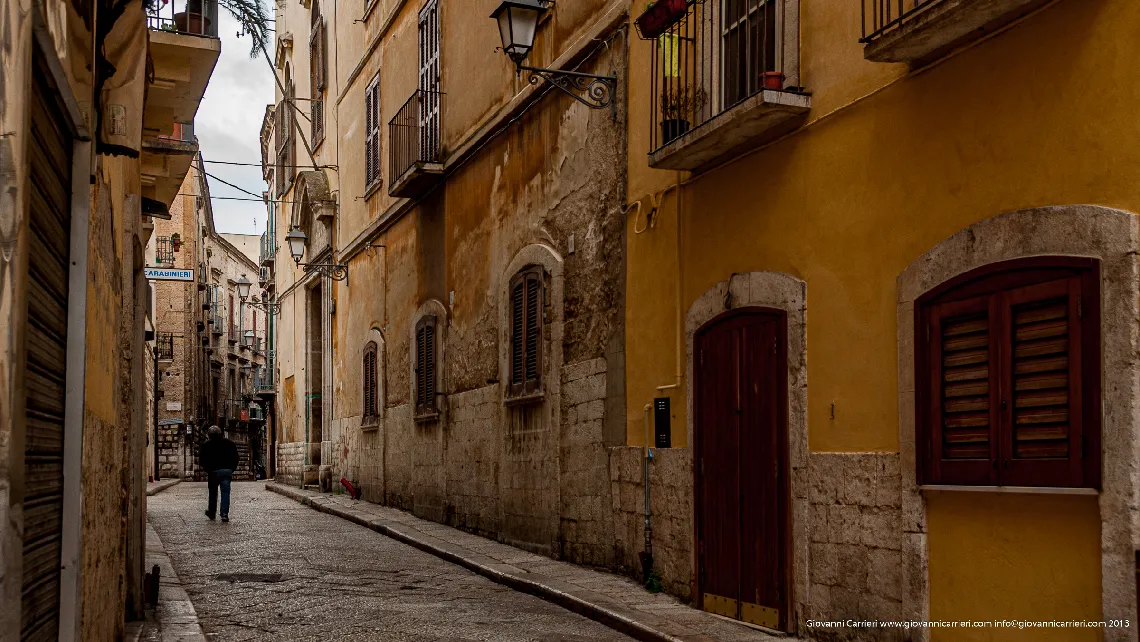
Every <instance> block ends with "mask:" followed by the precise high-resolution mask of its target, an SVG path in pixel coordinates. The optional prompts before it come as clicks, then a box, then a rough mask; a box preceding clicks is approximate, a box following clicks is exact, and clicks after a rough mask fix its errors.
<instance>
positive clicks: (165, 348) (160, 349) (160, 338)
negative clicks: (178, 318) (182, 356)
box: [154, 332, 174, 361]
mask: <svg viewBox="0 0 1140 642" xmlns="http://www.w3.org/2000/svg"><path fill="white" fill-rule="evenodd" d="M154 354H155V358H157V359H158V360H159V361H173V360H174V335H173V334H171V333H169V332H159V333H158V334H157V335H155V346H154Z"/></svg>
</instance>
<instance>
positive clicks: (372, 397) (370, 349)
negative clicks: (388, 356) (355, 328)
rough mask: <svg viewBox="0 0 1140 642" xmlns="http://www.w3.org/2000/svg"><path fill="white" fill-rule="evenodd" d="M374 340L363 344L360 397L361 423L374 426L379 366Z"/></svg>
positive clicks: (378, 405)
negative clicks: (361, 404) (361, 400)
mask: <svg viewBox="0 0 1140 642" xmlns="http://www.w3.org/2000/svg"><path fill="white" fill-rule="evenodd" d="M377 353H378V350H377V346H376V342H375V341H369V342H368V344H367V345H365V346H364V357H363V364H362V370H363V372H362V375H363V376H362V377H361V385H362V386H363V388H362V390H361V398H362V399H363V402H364V408H363V411H362V413H361V414H362V415H363V418H362V419H361V422H360V423H361V425H364V426H375V425H376V424H377V423H378V421H379V417H380V403H381V401H380V383H379V382H380V367H379V358H378V356H377Z"/></svg>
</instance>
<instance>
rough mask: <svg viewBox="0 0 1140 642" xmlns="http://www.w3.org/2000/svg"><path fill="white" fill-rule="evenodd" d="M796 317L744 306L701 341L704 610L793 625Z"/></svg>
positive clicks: (699, 424) (700, 548)
mask: <svg viewBox="0 0 1140 642" xmlns="http://www.w3.org/2000/svg"><path fill="white" fill-rule="evenodd" d="M785 333H786V316H785V315H784V314H783V313H782V312H778V311H764V310H744V311H737V312H733V313H729V314H726V315H725V316H723V317H721V318H719V319H716V320H714V321H713V322H712V323H711V324H710V325H709V326H707V327H706V328H705V329H703V330H702V331H701V333H700V334H699V335H698V337H697V364H696V365H697V377H696V378H697V381H696V386H697V399H696V404H697V408H696V417H697V431H696V448H697V452H696V456H697V511H698V517H697V529H698V556H699V565H700V566H699V588H700V598H701V602H700V603H701V606H702V607H703V608H704V609H705V610H707V611H711V612H713V613H718V614H720V615H725V616H728V617H734V618H739V619H742V620H745V621H748V622H752V623H754V624H761V625H764V626H768V627H771V628H786V627H787V625H788V608H787V604H788V581H787V569H788V567H787V560H788V542H789V540H788V526H789V520H788V472H787V451H788V448H787V429H786V426H787V419H786V415H787V374H786V373H787V349H786V344H787V342H786V340H785V336H786V334H785Z"/></svg>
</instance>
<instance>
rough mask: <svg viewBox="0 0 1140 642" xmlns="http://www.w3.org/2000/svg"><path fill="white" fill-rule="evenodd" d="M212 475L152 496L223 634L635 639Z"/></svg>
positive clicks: (159, 522) (178, 560)
mask: <svg viewBox="0 0 1140 642" xmlns="http://www.w3.org/2000/svg"><path fill="white" fill-rule="evenodd" d="M205 503H206V485H205V484H204V483H186V482H184V483H181V484H178V485H177V486H175V487H173V488H170V489H168V490H166V491H164V492H163V493H161V494H159V495H156V496H154V497H151V498H149V500H148V502H147V504H148V507H147V511H148V515H149V520H150V522H151V524H152V525H153V526H154V528H155V530H156V531H158V534H159V536H160V537H161V538H162V541H163V543H164V544H165V546H166V551H167V553H168V554H169V555H170V557H171V560H172V561H173V563H174V568H175V570H176V571H177V572H178V575H179V577H180V578H181V580H182V585H183V587H184V588H185V589H186V592H187V593H188V594H189V596H190V599H191V600H192V601H193V603H194V607H195V608H196V610H197V612H198V618H199V621H200V622H201V624H202V627H203V629H205V631H206V634H207V636H208V637H209V638H210V639H212V640H227V641H228V640H289V641H290V642H299V641H302V640H385V641H387V640H392V641H401V642H402V641H405V640H407V641H413V640H414V641H417V642H419V641H424V642H426V641H434V640H447V641H449V642H450V641H455V642H460V641H468V640H470V641H474V640H494V641H500V640H501V641H503V642H512V641H523V640H543V641H546V640H565V641H570V640H590V641H591V642H604V641H608V640H630V639H631V638H628V637H626V636H623V635H621V634H620V633H617V632H616V631H613V630H611V629H609V628H606V627H605V626H603V625H601V624H598V623H597V622H594V621H592V620H588V619H586V618H584V617H581V616H579V615H576V614H574V613H571V612H570V611H566V610H564V609H562V608H560V607H557V606H554V605H552V604H549V603H547V602H544V601H542V600H540V599H539V598H536V597H532V596H530V595H526V594H522V593H517V592H515V591H512V590H511V589H508V588H506V587H503V586H500V585H498V584H495V583H494V582H491V581H490V580H487V579H485V578H483V577H480V576H478V575H475V574H474V573H471V572H469V571H467V570H465V569H462V568H460V567H458V566H454V565H452V564H449V563H447V562H444V561H443V560H440V559H439V558H437V557H434V556H432V555H429V554H427V553H424V552H421V551H419V550H417V549H414V548H412V547H410V546H407V545H405V544H401V543H399V542H396V541H395V540H392V539H389V538H387V537H384V536H383V535H380V534H378V533H374V532H372V531H370V530H368V529H366V528H364V527H362V526H358V525H356V524H352V523H350V522H348V521H345V520H343V519H340V518H337V517H333V516H331V515H326V514H324V513H319V512H317V511H314V510H311V509H309V508H306V507H304V506H302V505H301V504H299V503H297V502H295V501H292V500H290V499H287V498H285V497H282V496H280V495H277V494H275V493H271V492H269V491H267V490H265V485H264V482H256V483H255V482H247V483H237V482H235V483H234V484H233V497H232V502H231V507H230V517H231V518H232V520H233V521H231V522H230V523H228V524H223V523H222V522H221V521H220V520H219V521H217V522H211V521H209V520H207V519H206V516H205V515H203V514H202V513H203V511H204V510H205Z"/></svg>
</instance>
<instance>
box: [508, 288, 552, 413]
mask: <svg viewBox="0 0 1140 642" xmlns="http://www.w3.org/2000/svg"><path fill="white" fill-rule="evenodd" d="M510 297H511V301H510V304H511V328H510V340H511V354H510V357H511V359H510V368H511V371H510V388H509V390H508V395H509V396H520V395H528V394H533V393H537V392H541V390H542V330H543V319H542V313H543V307H544V303H545V297H544V292H543V272H542V268H541V267H537V266H535V267H531V268H527V269H526V270H523V271H522V272H519V273H518V274H516V275H515V276H514V278H512V279H511V284H510Z"/></svg>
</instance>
